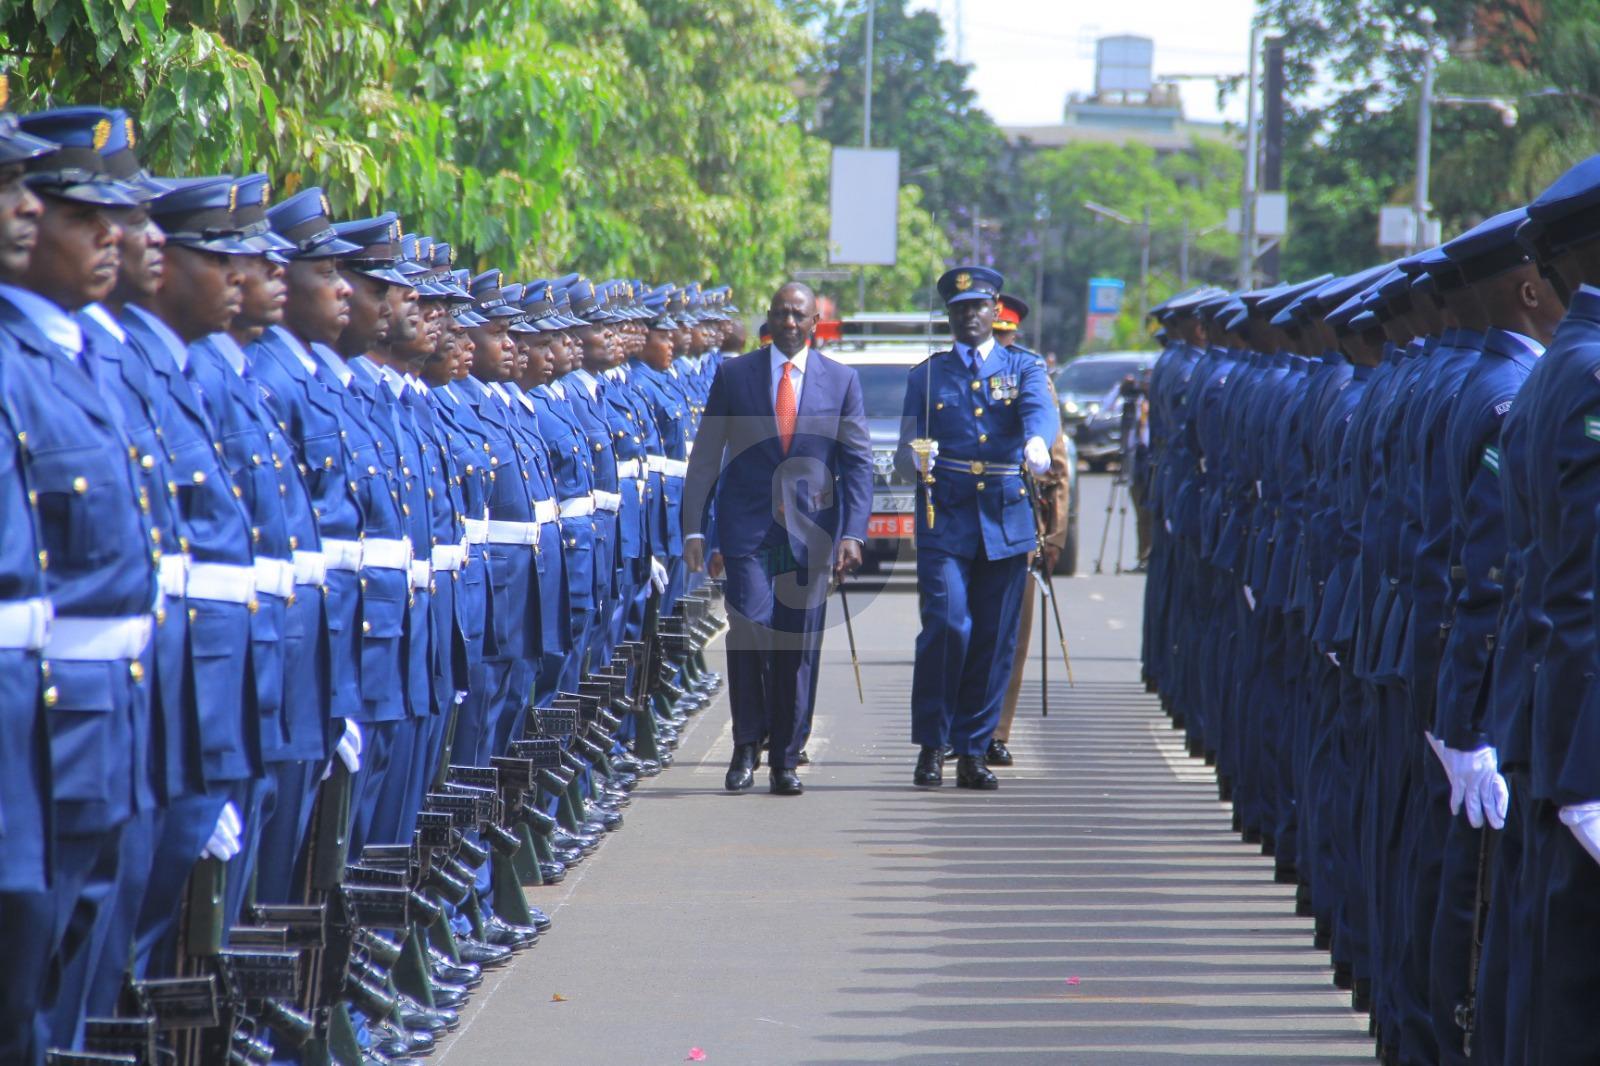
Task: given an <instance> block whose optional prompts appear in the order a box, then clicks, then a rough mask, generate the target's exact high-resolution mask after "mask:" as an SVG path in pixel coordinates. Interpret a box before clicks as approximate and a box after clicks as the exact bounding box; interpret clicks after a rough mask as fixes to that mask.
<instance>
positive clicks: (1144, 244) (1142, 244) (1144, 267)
mask: <svg viewBox="0 0 1600 1066" xmlns="http://www.w3.org/2000/svg"><path fill="white" fill-rule="evenodd" d="M1149 315H1150V205H1149V204H1145V205H1144V221H1142V222H1141V223H1140V224H1139V321H1140V322H1143V321H1144V320H1145V319H1146V318H1147V317H1149Z"/></svg>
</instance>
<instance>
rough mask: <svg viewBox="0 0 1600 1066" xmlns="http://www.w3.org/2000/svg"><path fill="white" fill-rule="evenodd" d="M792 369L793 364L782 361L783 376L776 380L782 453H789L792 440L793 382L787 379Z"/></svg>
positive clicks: (793, 414)
mask: <svg viewBox="0 0 1600 1066" xmlns="http://www.w3.org/2000/svg"><path fill="white" fill-rule="evenodd" d="M793 369H794V364H793V363H791V362H789V361H788V360H784V363H783V377H782V378H781V379H780V380H779V381H778V403H777V407H776V413H777V415H778V443H779V444H781V445H783V454H784V455H788V454H789V445H790V443H791V442H792V441H793V440H794V416H795V410H794V382H792V381H790V380H789V371H791V370H793Z"/></svg>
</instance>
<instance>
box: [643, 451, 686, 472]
mask: <svg viewBox="0 0 1600 1066" xmlns="http://www.w3.org/2000/svg"><path fill="white" fill-rule="evenodd" d="M650 471H651V472H652V473H655V474H660V475H661V476H662V477H683V476H684V475H685V474H687V473H688V472H689V464H688V463H687V462H685V461H684V460H682V459H668V458H667V457H666V456H665V455H652V456H651V457H650Z"/></svg>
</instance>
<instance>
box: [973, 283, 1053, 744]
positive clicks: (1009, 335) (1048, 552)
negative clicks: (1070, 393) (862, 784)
mask: <svg viewBox="0 0 1600 1066" xmlns="http://www.w3.org/2000/svg"><path fill="white" fill-rule="evenodd" d="M1027 316H1028V305H1027V304H1025V303H1023V302H1022V301H1021V300H1019V299H1017V298H1016V297H1015V296H1009V295H1002V296H1001V297H1000V313H999V314H998V315H996V316H995V322H994V333H995V339H996V340H997V341H999V342H1000V343H1001V344H1003V345H1005V346H1006V347H1008V348H1010V349H1011V350H1012V351H1014V352H1028V349H1027V348H1024V347H1022V346H1021V345H1019V344H1017V343H1015V341H1016V336H1017V328H1018V327H1019V326H1021V325H1022V320H1023V319H1024V318H1026V317H1027ZM1028 354H1033V353H1031V352H1029V353H1028ZM1055 398H1056V397H1055V387H1054V386H1051V389H1050V400H1051V402H1052V403H1053V402H1055ZM1069 462H1071V455H1070V453H1069V452H1068V451H1067V437H1066V434H1065V433H1062V432H1058V433H1057V434H1056V439H1055V442H1054V443H1053V444H1051V445H1050V470H1049V471H1048V472H1047V473H1044V474H1041V475H1040V476H1038V477H1037V478H1035V479H1034V481H1035V483H1037V484H1038V486H1039V495H1040V497H1041V500H1040V502H1041V504H1042V505H1043V506H1042V511H1043V514H1044V533H1045V535H1044V543H1043V544H1042V545H1041V548H1040V551H1039V552H1037V553H1035V554H1034V555H1033V556H1032V557H1030V558H1029V560H1028V564H1029V566H1035V567H1036V566H1040V565H1043V567H1044V568H1045V573H1050V572H1051V571H1052V570H1054V569H1055V565H1056V560H1057V559H1058V558H1059V557H1060V556H1061V552H1062V551H1063V550H1064V549H1065V548H1066V545H1067V513H1068V505H1069V497H1070V490H1071V474H1072V471H1071V470H1070V469H1069V467H1068V465H1067V464H1068V463H1069ZM1040 555H1043V560H1042V562H1041V560H1040V558H1039V556H1040ZM1036 598H1037V597H1035V596H1034V595H1033V590H1032V589H1029V590H1028V591H1027V592H1026V593H1025V594H1024V595H1023V597H1022V615H1021V617H1020V618H1018V620H1017V650H1016V653H1015V656H1014V657H1013V659H1012V662H1011V684H1010V685H1009V686H1008V687H1007V688H1006V699H1005V703H1004V704H1002V705H1001V708H1000V728H998V729H996V730H995V733H994V737H993V738H992V739H990V741H989V751H988V754H987V755H986V756H985V758H984V761H985V762H987V763H988V764H989V765H990V766H1010V765H1011V761H1012V760H1011V749H1010V748H1009V747H1007V745H1008V744H1009V743H1010V740H1011V720H1012V719H1013V718H1015V717H1016V716H1017V697H1018V695H1019V694H1020V693H1021V691H1022V670H1023V666H1024V664H1026V662H1027V660H1028V649H1029V647H1030V646H1031V645H1030V642H1029V640H1028V638H1029V636H1030V635H1032V633H1033V611H1034V601H1035V599H1036Z"/></svg>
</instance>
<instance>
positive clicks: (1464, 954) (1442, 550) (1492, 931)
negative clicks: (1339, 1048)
mask: <svg viewBox="0 0 1600 1066" xmlns="http://www.w3.org/2000/svg"><path fill="white" fill-rule="evenodd" d="M1597 283H1600V156H1597V157H1594V158H1592V159H1589V160H1586V161H1585V162H1583V163H1580V164H1578V165H1577V166H1575V167H1574V168H1572V169H1571V170H1570V171H1569V172H1567V173H1566V174H1565V175H1563V176H1562V177H1561V178H1560V179H1559V180H1558V181H1556V183H1555V184H1554V185H1552V186H1551V187H1550V188H1549V189H1548V190H1546V191H1545V192H1544V193H1543V194H1542V195H1540V196H1539V197H1538V198H1537V199H1536V200H1534V201H1533V202H1532V203H1531V204H1529V205H1528V206H1527V207H1525V208H1518V209H1516V210H1513V211H1508V212H1505V213H1503V214H1500V215H1496V216H1494V217H1492V218H1489V219H1486V220H1485V221H1483V222H1482V223H1481V224H1479V225H1477V226H1475V227H1473V228H1472V229H1471V230H1468V231H1467V232H1465V233H1463V234H1461V235H1459V236H1457V237H1456V238H1454V239H1453V240H1451V241H1448V242H1447V243H1445V244H1444V245H1443V246H1441V247H1439V248H1433V249H1428V250H1426V251H1423V252H1421V253H1419V254H1416V255H1412V256H1408V257H1406V258H1404V259H1401V260H1399V261H1397V262H1393V263H1387V264H1383V265H1381V266H1374V267H1372V268H1371V269H1368V270H1366V271H1362V272H1360V273H1357V274H1354V275H1350V276H1347V277H1337V278H1335V277H1321V278H1316V279H1312V280H1309V281H1304V282H1300V283H1296V284H1288V285H1281V286H1276V287H1273V288H1268V289H1262V290H1256V291H1251V292H1238V293H1227V292H1223V291H1220V290H1213V289H1206V290H1198V291H1194V292H1189V293H1185V294H1183V295H1181V296H1178V297H1176V298H1174V299H1172V300H1170V301H1168V302H1167V303H1166V304H1164V305H1162V306H1160V307H1158V308H1157V309H1156V310H1155V312H1154V314H1155V316H1156V318H1157V319H1158V320H1159V321H1160V324H1161V328H1162V330H1163V331H1164V334H1165V337H1166V341H1167V346H1166V349H1165V351H1164V352H1163V353H1162V355H1161V358H1160V360H1159V361H1158V363H1157V364H1156V367H1155V370H1154V372H1153V374H1152V380H1151V386H1150V401H1151V410H1150V449H1151V463H1152V466H1151V472H1150V484H1149V498H1150V506H1151V508H1152V511H1153V517H1154V525H1155V542H1154V550H1153V552H1152V556H1151V563H1150V579H1149V582H1148V585H1147V601H1146V618H1145V633H1144V638H1145V646H1144V666H1145V677H1146V681H1147V684H1148V685H1149V687H1150V688H1151V689H1152V690H1153V691H1157V692H1159V693H1160V694H1161V698H1162V701H1163V703H1164V705H1165V706H1166V707H1167V709H1168V711H1169V713H1170V714H1171V715H1172V717H1173V719H1174V723H1175V724H1176V725H1178V726H1179V727H1181V728H1182V729H1183V730H1184V731H1185V733H1186V735H1187V738H1188V742H1189V746H1190V750H1191V751H1192V752H1193V753H1194V754H1196V755H1203V756H1204V757H1205V758H1206V759H1207V760H1208V761H1210V762H1213V763H1214V764H1215V766H1216V768H1217V774H1218V781H1219V786H1220V789H1221V793H1222V796H1223V798H1224V799H1225V800H1231V801H1232V804H1233V809H1234V819H1235V828H1236V829H1238V830H1239V831H1240V832H1241V833H1242V834H1243V835H1244V837H1245V839H1246V840H1247V841H1249V842H1252V843H1259V844H1260V846H1261V848H1262V850H1263V851H1264V852H1265V853H1267V854H1270V855H1272V856H1273V857H1274V862H1275V868H1276V874H1277V879H1278V880H1279V881H1281V882H1283V883H1288V884H1295V885H1297V886H1298V892H1297V897H1296V904H1297V910H1298V911H1299V912H1300V913H1302V914H1305V915H1309V916H1313V917H1314V918H1315V938H1316V943H1317V945H1318V946H1319V947H1321V948H1323V949H1326V950H1328V951H1329V952H1330V953H1331V956H1332V960H1333V965H1334V981H1335V983H1336V984H1338V985H1339V986H1340V987H1341V988H1347V989H1350V990H1351V992H1352V1001H1353V1004H1354V1006H1355V1008H1356V1009H1358V1010H1360V1011H1363V1012H1366V1013H1369V1014H1370V1017H1371V1026H1372V1031H1373V1032H1374V1034H1375V1035H1376V1037H1377V1039H1378V1046H1379V1053H1380V1057H1381V1058H1382V1060H1383V1061H1385V1062H1394V1063H1406V1064H1412V1063H1416V1064H1422V1063H1467V1062H1484V1063H1496V1064H1506V1066H1512V1064H1515V1066H1524V1064H1558V1063H1559V1064H1565V1063H1579V1062H1595V1061H1600V1030H1596V1028H1595V1026H1594V1024H1593V1019H1592V1014H1593V1007H1594V1004H1595V1003H1596V1002H1600V922H1597V921H1596V914H1597V913H1600V911H1597V910H1596V908H1595V900H1596V899H1597V898H1600V772H1597V767H1600V747H1597V745H1600V731H1597V729H1600V726H1597V723H1600V713H1597V709H1600V685H1597V684H1596V683H1595V678H1596V674H1597V659H1596V653H1597V644H1596V639H1595V637H1596V626H1597V625H1600V615H1597V614H1596V611H1595V597H1594V592H1595V585H1596V581H1597V576H1600V572H1597V564H1600V557H1597V555H1596V544H1597V541H1600V524H1597V518H1596V513H1597V512H1596V508H1597V506H1600V288H1595V287H1593V286H1594V285H1596V284H1597Z"/></svg>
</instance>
